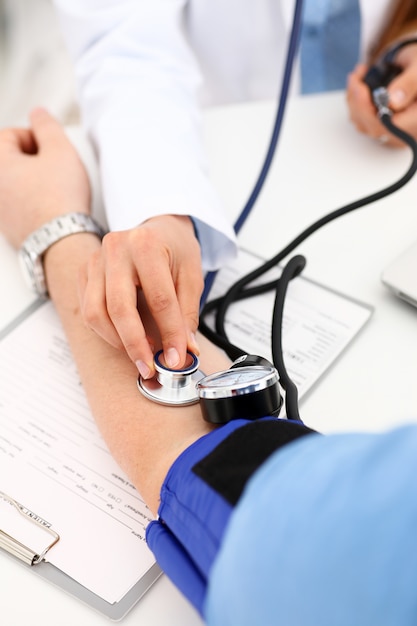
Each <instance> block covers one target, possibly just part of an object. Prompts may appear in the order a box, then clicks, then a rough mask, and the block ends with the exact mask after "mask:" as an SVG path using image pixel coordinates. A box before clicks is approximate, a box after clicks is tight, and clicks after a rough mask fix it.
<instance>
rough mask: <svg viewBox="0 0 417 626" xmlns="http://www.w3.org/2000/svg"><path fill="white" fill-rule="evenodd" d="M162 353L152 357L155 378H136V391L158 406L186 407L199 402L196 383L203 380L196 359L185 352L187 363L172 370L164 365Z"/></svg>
mask: <svg viewBox="0 0 417 626" xmlns="http://www.w3.org/2000/svg"><path fill="white" fill-rule="evenodd" d="M162 359H163V351H162V350H159V352H157V353H156V354H155V356H154V364H155V370H156V376H155V377H154V378H149V379H144V378H142V377H141V376H139V378H138V382H137V384H138V389H139V391H140V392H141V393H142V394H143V395H144V396H146V397H147V398H148V399H149V400H152V401H153V402H158V403H159V404H166V405H173V406H186V405H188V404H195V403H197V402H198V401H199V399H200V398H199V395H198V391H197V383H198V382H199V381H200V380H201V379H202V378H204V376H205V374H204V373H203V372H201V371H200V370H199V369H198V367H199V360H198V357H197V356H196V355H195V354H194V353H192V352H187V362H186V365H185V367H184V368H182V369H180V370H173V369H170V368H169V367H167V366H166V365H164V363H163V361H162Z"/></svg>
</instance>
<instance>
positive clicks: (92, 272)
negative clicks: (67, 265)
mask: <svg viewBox="0 0 417 626" xmlns="http://www.w3.org/2000/svg"><path fill="white" fill-rule="evenodd" d="M105 289H106V283H105V277H104V268H103V262H102V258H101V250H100V251H97V252H96V253H95V254H94V255H93V256H92V257H91V258H90V260H89V262H88V263H87V264H86V265H84V266H83V267H82V268H81V269H80V271H79V275H78V294H79V300H80V307H81V315H82V318H83V320H84V323H85V324H86V326H88V327H89V328H91V329H92V330H93V331H94V332H95V333H96V334H97V335H99V336H100V337H102V339H104V340H105V341H107V343H109V344H111V345H112V346H113V347H114V348H118V349H121V348H123V343H122V341H121V339H120V337H119V335H118V333H117V331H116V329H115V327H114V326H113V323H112V321H111V319H110V317H109V316H108V313H107V307H106V294H105Z"/></svg>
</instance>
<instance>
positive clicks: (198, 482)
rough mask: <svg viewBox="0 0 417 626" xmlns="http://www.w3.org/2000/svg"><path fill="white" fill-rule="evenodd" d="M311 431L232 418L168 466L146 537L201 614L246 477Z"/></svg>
mask: <svg viewBox="0 0 417 626" xmlns="http://www.w3.org/2000/svg"><path fill="white" fill-rule="evenodd" d="M312 432H314V431H312V430H311V429H309V428H307V427H306V426H304V425H303V424H301V423H299V422H293V421H288V420H282V419H277V418H274V417H265V418H262V419H260V420H255V421H252V420H243V419H241V420H233V421H231V422H229V423H227V424H226V425H224V426H222V427H220V428H217V429H216V430H213V431H212V432H211V433H209V434H207V435H205V436H203V437H201V438H200V439H198V440H197V441H196V442H194V443H193V444H192V445H191V446H190V447H189V448H187V449H186V450H185V451H184V452H183V453H182V454H181V455H180V456H179V457H178V459H177V460H176V461H175V462H174V464H173V465H172V466H171V468H170V470H169V472H168V474H167V476H166V478H165V481H164V484H163V485H162V489H161V502H160V506H159V510H158V520H155V521H152V522H151V523H150V524H149V526H148V528H147V531H146V540H147V542H148V545H149V547H150V549H151V550H152V552H153V553H154V555H155V557H156V560H157V561H158V563H159V565H160V566H161V568H162V570H163V571H164V572H165V573H166V574H167V575H168V577H169V578H170V579H171V580H172V581H173V582H174V584H175V585H176V586H177V587H178V588H179V589H180V590H181V591H182V593H183V594H184V595H185V596H186V597H187V598H188V600H189V601H190V602H191V603H192V604H193V605H194V606H195V607H196V608H197V609H198V610H199V611H200V613H201V612H202V607H203V605H204V599H205V594H206V587H207V581H208V578H209V575H210V570H211V567H212V564H213V562H214V559H215V557H216V555H217V552H218V550H219V547H220V545H221V542H222V538H223V534H224V531H225V529H226V527H227V524H228V521H229V518H230V515H231V513H232V512H233V507H234V505H235V504H236V503H237V501H238V500H239V498H240V495H241V494H242V492H243V490H244V488H245V485H246V483H247V481H248V479H249V478H250V477H251V476H252V474H253V473H254V472H255V471H256V470H257V468H258V467H259V466H260V465H261V464H262V463H263V462H264V461H265V460H266V459H267V458H268V457H269V456H270V455H271V454H273V453H274V452H276V451H277V450H278V449H279V448H281V447H282V446H283V445H286V444H287V443H289V442H291V441H294V440H295V439H298V438H299V437H301V436H304V435H307V434H309V433H312Z"/></svg>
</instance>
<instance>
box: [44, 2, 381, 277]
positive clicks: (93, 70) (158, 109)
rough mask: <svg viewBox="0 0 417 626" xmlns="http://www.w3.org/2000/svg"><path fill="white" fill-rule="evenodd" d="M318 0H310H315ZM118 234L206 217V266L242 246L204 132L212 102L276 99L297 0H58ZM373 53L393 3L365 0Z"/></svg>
mask: <svg viewBox="0 0 417 626" xmlns="http://www.w3.org/2000/svg"><path fill="white" fill-rule="evenodd" d="M307 1H308V0H307ZM55 4H56V6H57V8H58V11H59V16H60V20H61V23H62V27H63V31H64V36H65V38H66V40H67V43H68V46H69V49H70V53H71V54H72V56H73V58H74V60H75V65H76V73H77V80H78V85H79V95H80V102H81V109H82V115H83V121H84V124H85V126H86V129H87V131H88V133H89V134H90V136H91V137H92V139H93V141H94V143H95V145H96V147H97V151H98V155H99V160H100V169H101V179H102V191H103V197H104V202H105V208H106V213H107V218H108V222H109V226H110V228H111V229H112V230H121V229H125V228H131V227H133V226H135V225H136V224H138V223H141V222H142V221H144V220H146V219H147V218H149V217H151V216H153V215H159V214H164V213H175V214H185V215H191V216H192V217H193V218H194V221H195V224H196V227H197V231H198V235H199V239H200V243H201V245H202V254H203V265H204V267H205V269H213V268H217V267H219V266H220V265H222V264H223V263H224V262H225V261H226V260H227V259H228V258H230V255H231V254H232V253H233V252H234V235H233V231H232V228H231V225H230V224H229V222H228V220H227V219H226V216H225V212H224V211H223V210H222V206H221V202H220V201H219V198H218V197H217V194H216V192H215V190H214V189H213V187H212V185H211V182H210V179H209V176H208V173H207V164H206V158H205V154H204V149H203V145H202V140H201V105H211V104H215V103H226V102H232V101H239V100H248V99H255V98H272V97H276V95H277V90H278V85H279V83H280V72H281V67H282V65H283V62H284V55H285V50H286V45H287V39H288V33H289V30H290V27H291V21H292V14H293V7H294V2H293V0H188V1H187V0H55ZM360 4H361V11H362V49H363V50H365V49H366V47H367V45H368V44H369V43H370V42H371V41H372V38H373V37H374V36H375V33H376V32H377V30H378V29H379V27H380V25H381V21H382V19H383V17H384V12H385V11H386V9H387V7H388V5H389V4H390V2H389V0H379V2H375V0H361V2H360Z"/></svg>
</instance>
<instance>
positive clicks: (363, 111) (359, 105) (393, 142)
mask: <svg viewBox="0 0 417 626" xmlns="http://www.w3.org/2000/svg"><path fill="white" fill-rule="evenodd" d="M395 63H396V64H397V65H399V66H400V67H402V68H403V71H402V72H401V74H399V75H398V76H396V77H395V78H394V79H393V80H392V81H391V83H390V84H389V85H388V93H389V106H390V108H391V109H392V110H393V111H394V115H393V117H392V121H393V122H394V124H396V125H397V126H398V127H399V128H401V129H403V130H405V131H406V132H408V133H409V134H410V135H412V136H413V137H414V138H415V139H417V44H410V45H407V46H405V47H404V48H402V49H401V50H400V51H399V52H398V53H397V55H396V57H395ZM367 70H368V67H367V66H365V65H358V66H357V67H356V68H355V70H354V71H353V72H352V73H351V74H350V76H349V79H348V86H347V102H348V107H349V113H350V118H351V120H352V122H353V123H354V124H355V126H356V128H357V129H358V130H359V132H361V133H365V134H367V135H369V136H370V137H374V138H375V139H379V140H380V141H381V142H382V143H384V144H386V145H389V146H395V147H400V146H404V144H403V143H402V142H401V141H400V140H399V139H397V138H396V137H394V136H393V135H392V134H390V133H389V132H388V131H387V129H386V128H385V126H384V125H383V124H381V122H380V121H379V119H378V116H377V114H376V109H375V106H374V104H373V102H372V98H371V93H370V90H369V87H368V86H367V85H366V84H365V83H364V82H363V79H364V76H365V74H366V72H367Z"/></svg>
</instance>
